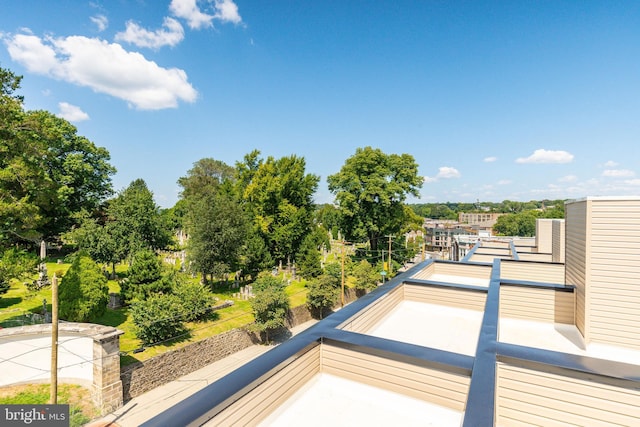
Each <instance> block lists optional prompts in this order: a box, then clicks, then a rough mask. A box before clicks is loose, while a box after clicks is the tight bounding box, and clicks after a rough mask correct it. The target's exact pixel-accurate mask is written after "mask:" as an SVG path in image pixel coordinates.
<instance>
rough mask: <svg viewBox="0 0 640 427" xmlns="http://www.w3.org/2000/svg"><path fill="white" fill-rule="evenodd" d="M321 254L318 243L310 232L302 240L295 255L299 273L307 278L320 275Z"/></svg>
mask: <svg viewBox="0 0 640 427" xmlns="http://www.w3.org/2000/svg"><path fill="white" fill-rule="evenodd" d="M321 256H322V254H321V253H320V251H319V250H318V244H317V243H316V241H315V239H314V236H313V235H312V234H309V235H308V236H307V237H306V238H305V239H304V242H302V246H301V247H300V251H299V252H298V255H297V256H296V266H297V267H298V270H299V271H300V274H301V275H302V276H304V277H307V278H311V277H317V276H319V275H321V274H322V267H321V265H320V257H321Z"/></svg>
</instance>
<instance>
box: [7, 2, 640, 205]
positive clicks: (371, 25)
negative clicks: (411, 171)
mask: <svg viewBox="0 0 640 427" xmlns="http://www.w3.org/2000/svg"><path fill="white" fill-rule="evenodd" d="M0 66H2V67H3V68H9V69H11V70H12V71H14V72H16V73H17V74H20V75H23V76H24V79H23V83H22V94H23V95H24V96H25V101H26V108H28V109H46V110H49V111H52V112H54V113H56V114H59V115H61V116H63V117H65V118H67V119H68V120H70V121H71V122H73V123H74V124H75V125H76V126H77V127H78V132H79V134H81V135H83V136H86V137H88V138H89V139H90V140H92V141H93V142H95V143H96V144H97V145H99V146H103V147H106V148H107V149H108V150H109V152H110V153H111V157H112V164H113V165H114V166H115V167H116V168H117V169H118V173H117V174H116V175H115V176H114V186H115V188H116V189H122V188H124V187H126V186H127V185H128V184H129V183H130V182H131V181H132V180H134V179H136V178H142V179H144V180H145V181H146V182H147V184H148V185H149V187H150V188H151V190H152V191H153V192H154V194H155V197H156V201H157V202H158V203H159V204H160V205H161V206H163V207H170V206H172V205H173V204H174V203H175V202H176V200H177V198H178V193H179V187H178V185H177V184H176V181H177V179H178V178H179V177H180V176H183V175H185V174H186V172H187V170H189V169H190V168H191V166H192V164H193V163H194V162H195V161H197V160H198V159H201V158H203V157H213V158H215V159H219V160H222V161H224V162H226V163H228V164H230V165H233V164H234V163H235V162H236V161H238V160H241V159H242V157H243V156H244V155H245V154H247V153H249V152H250V151H251V150H253V149H258V150H260V151H261V152H262V154H263V156H264V157H266V156H274V157H281V156H285V155H290V154H296V155H298V156H303V157H305V159H306V161H307V170H308V172H311V173H315V174H317V175H319V176H320V177H321V184H320V187H319V189H318V192H317V193H316V201H317V202H319V203H325V202H331V201H333V197H332V195H331V194H330V193H329V192H328V190H327V186H326V177H327V176H328V175H330V174H332V173H335V172H337V171H339V170H340V167H341V166H342V165H343V164H344V161H345V159H347V158H348V157H349V156H351V155H353V154H354V153H355V150H356V148H357V147H364V146H367V145H370V146H373V147H377V148H380V149H381V150H383V151H384V152H386V153H409V154H411V155H413V156H414V157H415V159H416V161H417V162H418V164H419V165H420V174H421V175H423V176H424V177H425V182H424V185H423V188H422V191H421V197H420V199H411V202H419V201H422V202H446V201H451V202H454V201H475V200H476V199H480V200H481V201H502V200H505V199H510V200H520V201H527V200H532V199H543V198H550V199H556V198H579V197H585V196H595V195H638V193H640V156H638V155H637V154H636V147H638V146H640V2H629V1H621V2H615V1H607V2H595V1H584V2H577V1H570V2H562V1H535V2H534V1H530V2H524V1H523V2H519V1H491V2H482V1H469V2H445V1H427V0H421V1H372V0H369V1H354V0H349V1H345V0H340V1H332V0H329V1H317V0H316V1H272V2H266V1H256V0H253V1H242V0H216V1H211V0H202V1H201V0H112V1H104V0H103V1H98V0H93V1H87V2H83V1H79V0H56V1H50V0H2V1H1V2H0Z"/></svg>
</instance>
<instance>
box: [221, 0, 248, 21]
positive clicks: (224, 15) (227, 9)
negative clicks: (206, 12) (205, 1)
mask: <svg viewBox="0 0 640 427" xmlns="http://www.w3.org/2000/svg"><path fill="white" fill-rule="evenodd" d="M215 7H216V14H215V18H216V19H219V20H221V21H222V22H232V23H234V24H239V23H240V22H242V18H241V17H240V14H239V13H238V6H237V5H236V4H235V3H234V2H233V0H216V3H215Z"/></svg>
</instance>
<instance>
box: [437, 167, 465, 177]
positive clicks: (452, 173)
mask: <svg viewBox="0 0 640 427" xmlns="http://www.w3.org/2000/svg"><path fill="white" fill-rule="evenodd" d="M460 176H461V175H460V172H458V169H456V168H452V167H449V166H442V167H441V168H440V169H438V175H437V177H438V178H443V179H450V178H460Z"/></svg>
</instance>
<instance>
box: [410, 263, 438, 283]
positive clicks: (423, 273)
mask: <svg viewBox="0 0 640 427" xmlns="http://www.w3.org/2000/svg"><path fill="white" fill-rule="evenodd" d="M434 264H435V263H433V262H432V263H430V264H429V265H427V266H426V267H425V268H423V269H422V270H420V271H418V272H417V273H416V274H414V275H413V276H411V278H413V279H418V280H428V279H429V276H431V275H432V274H433V271H434V270H435V266H434Z"/></svg>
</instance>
